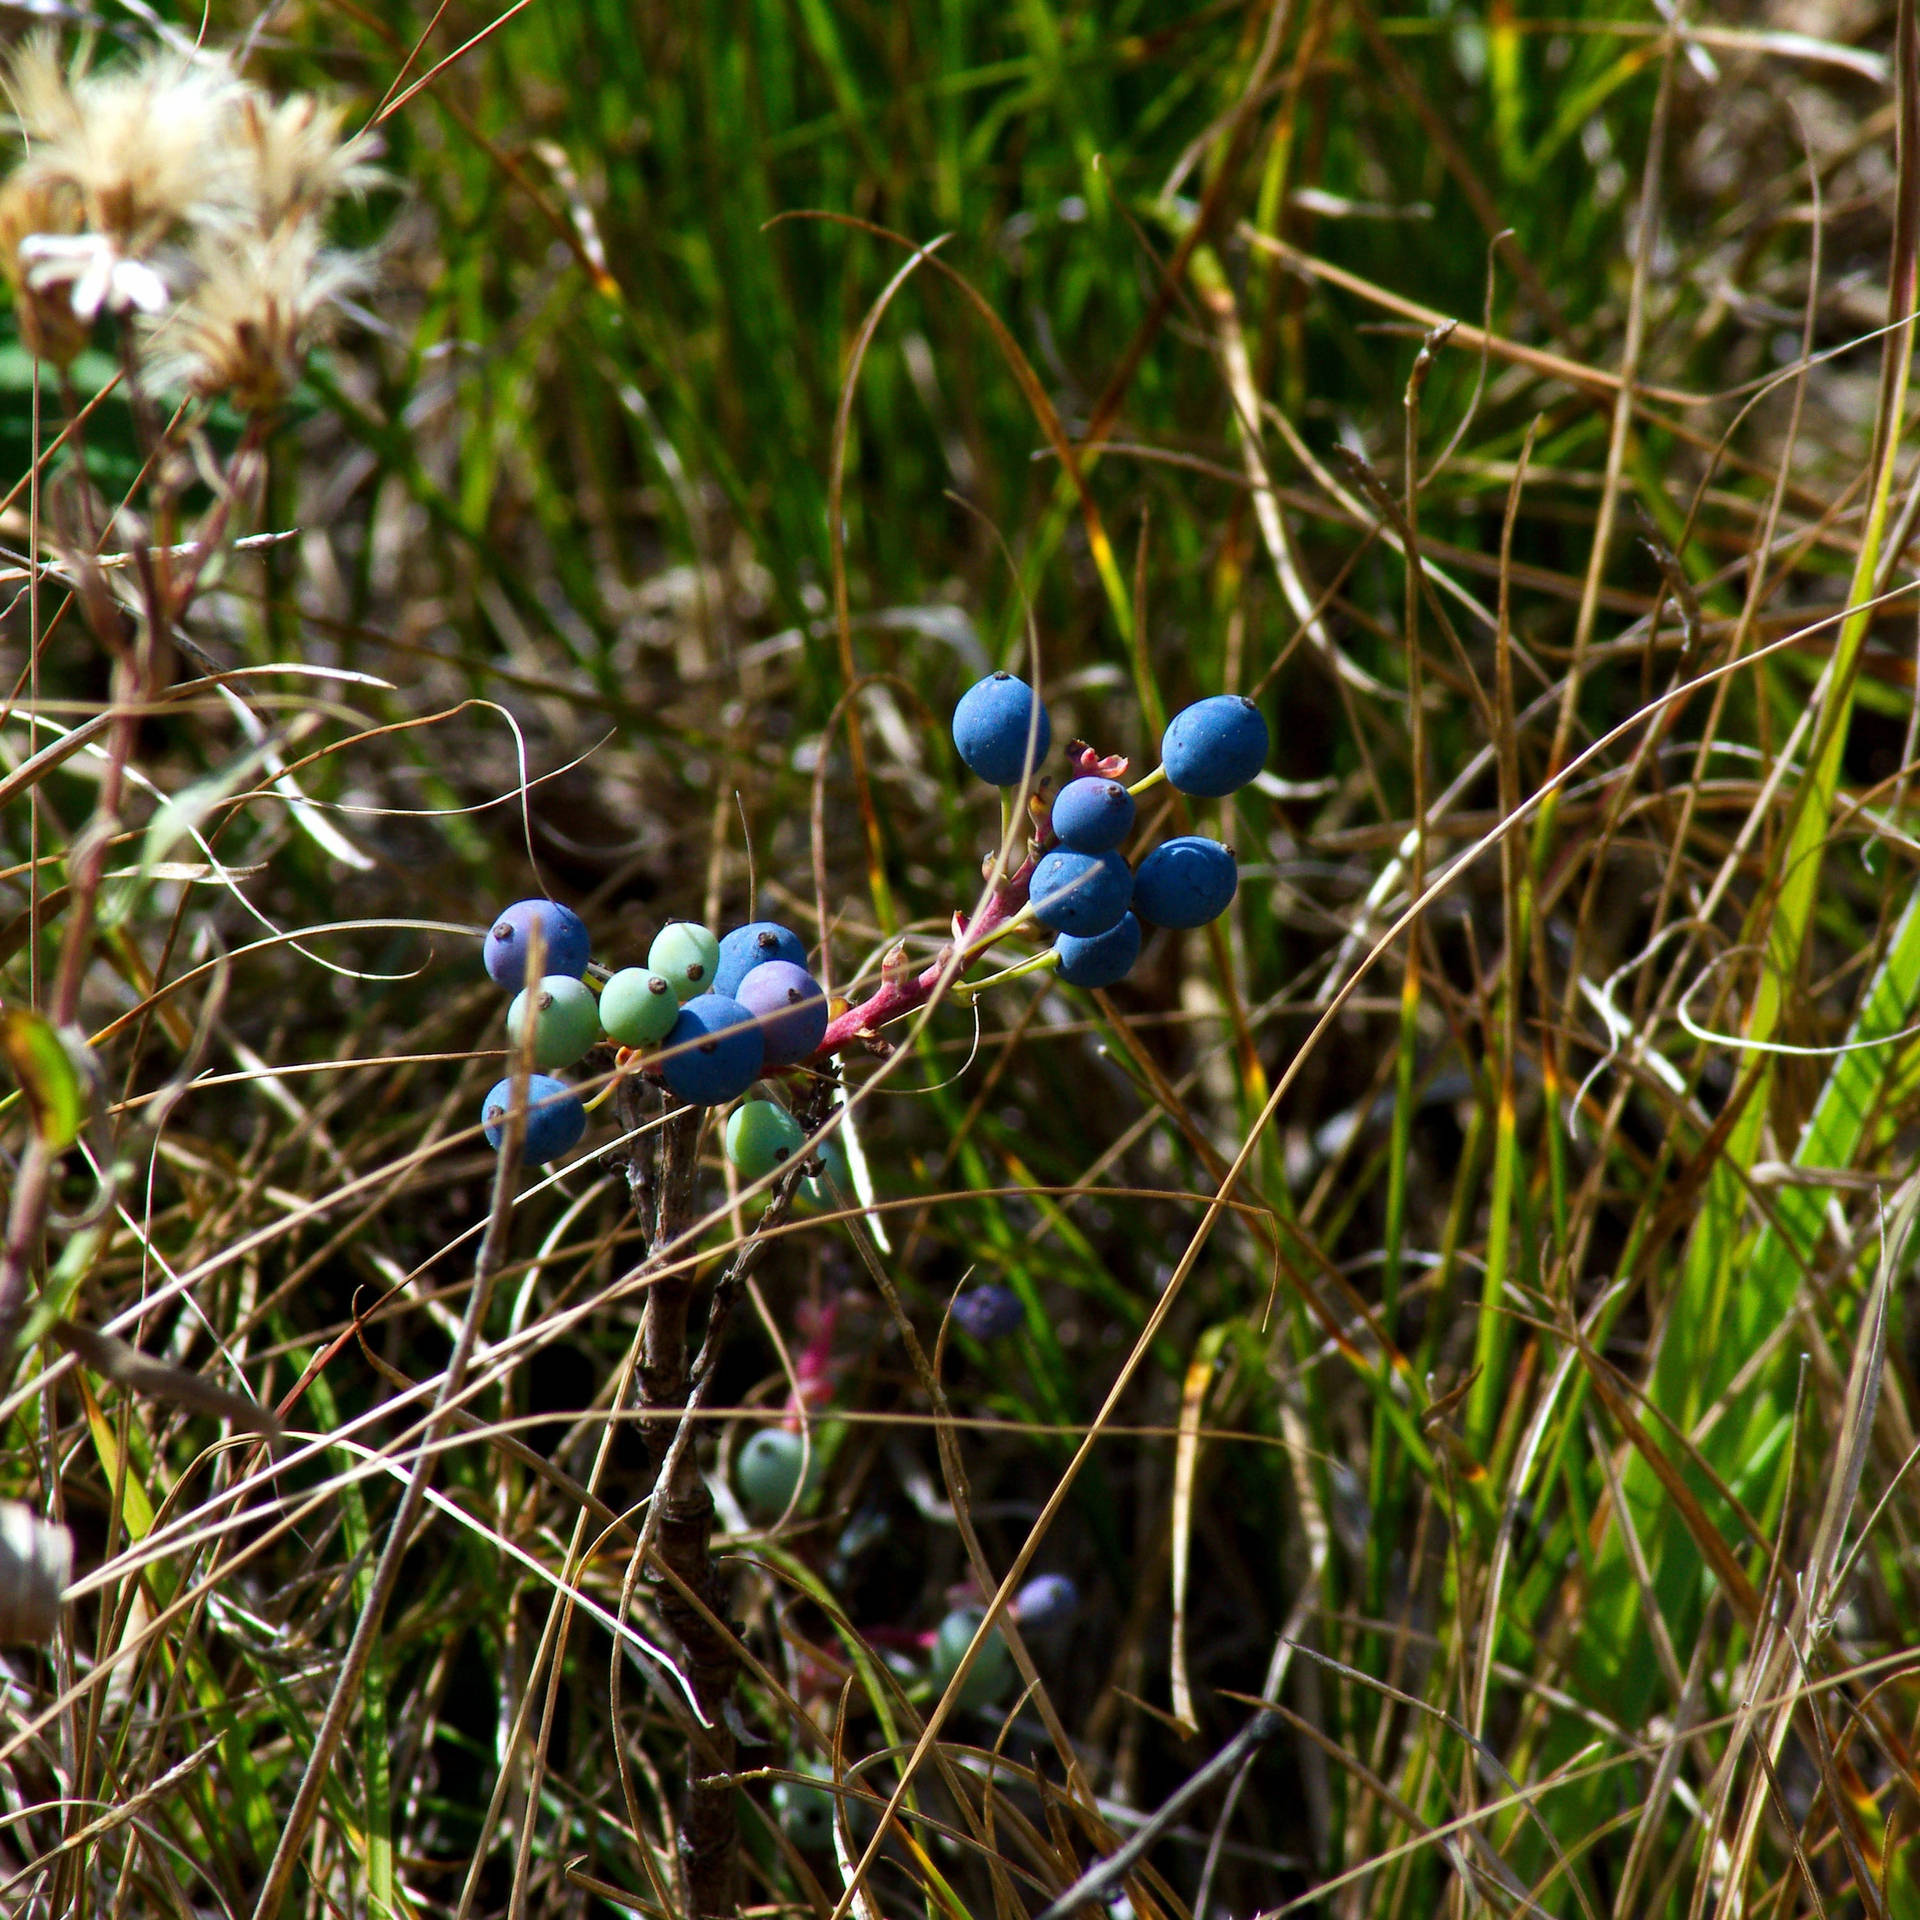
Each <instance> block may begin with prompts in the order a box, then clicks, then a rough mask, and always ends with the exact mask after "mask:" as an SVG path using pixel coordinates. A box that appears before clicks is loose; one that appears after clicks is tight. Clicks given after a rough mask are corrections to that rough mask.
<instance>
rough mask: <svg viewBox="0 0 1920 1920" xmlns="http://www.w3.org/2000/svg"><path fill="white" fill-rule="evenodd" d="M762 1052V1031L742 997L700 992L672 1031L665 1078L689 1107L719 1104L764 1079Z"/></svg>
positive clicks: (664, 1059)
mask: <svg viewBox="0 0 1920 1920" xmlns="http://www.w3.org/2000/svg"><path fill="white" fill-rule="evenodd" d="M763 1052H764V1049H763V1048H762V1046H761V1042H760V1029H759V1028H758V1027H756V1026H755V1025H754V1024H753V1016H752V1015H751V1014H749V1013H748V1012H747V1010H746V1008H745V1007H743V1006H742V1005H741V1004H740V1002H739V1001H738V1000H733V999H730V998H728V996H727V995H725V994H723V993H701V994H696V995H695V996H694V997H693V998H692V999H691V1000H689V1001H688V1002H687V1004H686V1005H685V1006H684V1007H682V1008H681V1009H680V1017H679V1018H678V1019H677V1020H676V1021H674V1023H673V1026H672V1028H671V1029H670V1030H669V1032H668V1034H667V1040H666V1045H665V1047H664V1048H662V1050H661V1058H660V1078H661V1079H662V1080H664V1081H665V1082H666V1083H667V1087H668V1090H669V1091H670V1092H672V1093H674V1094H676V1095H677V1096H678V1097H679V1098H680V1099H682V1100H684V1101H686V1102H687V1104H688V1105H689V1106H695V1107H718V1106H721V1105H724V1104H725V1103H726V1102H727V1101H729V1100H733V1099H737V1098H738V1097H739V1096H740V1095H741V1094H743V1093H745V1092H746V1090H747V1089H748V1088H749V1087H750V1086H752V1085H753V1083H754V1082H755V1081H756V1080H757V1079H759V1077H760V1062H761V1057H762V1054H763Z"/></svg>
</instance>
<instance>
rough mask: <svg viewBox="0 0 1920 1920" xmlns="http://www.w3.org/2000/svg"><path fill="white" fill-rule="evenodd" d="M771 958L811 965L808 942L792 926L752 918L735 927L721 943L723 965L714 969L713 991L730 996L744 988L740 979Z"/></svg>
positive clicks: (721, 963) (776, 921) (801, 965)
mask: <svg viewBox="0 0 1920 1920" xmlns="http://www.w3.org/2000/svg"><path fill="white" fill-rule="evenodd" d="M769 960H790V961H792V962H793V964H794V965H795V966H796V967H802V968H804V967H805V966H806V964H807V946H806V942H805V941H804V940H802V939H801V938H800V936H799V935H798V934H797V933H795V932H794V931H793V929H792V928H791V927H783V926H782V925H781V924H780V922H779V921H778V920H750V921H748V923H747V924H746V925H745V926H744V927H735V928H734V930H733V931H732V932H731V933H730V934H728V935H727V937H726V938H725V939H724V940H722V941H721V942H720V964H719V966H718V967H716V968H715V969H714V975H713V991H714V992H715V993H724V994H726V995H727V996H728V998H729V999H731V998H732V997H733V995H735V994H737V993H738V992H739V991H740V982H741V981H742V980H744V979H745V978H746V977H747V975H748V974H749V973H751V972H752V971H753V969H754V968H755V967H762V966H765V965H766V963H767V962H768V961H769Z"/></svg>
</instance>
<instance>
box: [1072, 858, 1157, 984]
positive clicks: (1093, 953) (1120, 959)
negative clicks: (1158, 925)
mask: <svg viewBox="0 0 1920 1920" xmlns="http://www.w3.org/2000/svg"><path fill="white" fill-rule="evenodd" d="M1136 884H1137V883H1136ZM1053 950H1054V952H1055V953H1057V954H1058V955H1059V956H1060V964H1059V965H1058V966H1057V967H1056V968H1055V969H1054V971H1055V972H1056V973H1057V974H1058V975H1059V976H1060V978H1061V979H1062V980H1064V981H1065V982H1066V983H1067V985H1068V986H1070V987H1086V988H1088V989H1089V990H1091V989H1092V988H1095V987H1111V986H1113V985H1115V984H1116V983H1117V982H1118V981H1121V980H1124V979H1125V978H1126V977H1127V975H1128V974H1130V973H1131V972H1132V971H1133V963H1134V962H1135V961H1136V960H1138V959H1139V958H1140V922H1139V920H1138V919H1136V918H1135V917H1134V915H1132V914H1130V913H1123V914H1122V915H1121V916H1120V924H1119V925H1118V926H1117V927H1109V928H1108V929H1107V930H1106V932H1105V933H1096V934H1095V935H1093V937H1092V938H1091V939H1088V940H1079V939H1076V938H1075V937H1074V936H1073V935H1072V934H1070V933H1063V934H1061V935H1060V937H1059V938H1058V939H1057V940H1055V941H1054V943H1053Z"/></svg>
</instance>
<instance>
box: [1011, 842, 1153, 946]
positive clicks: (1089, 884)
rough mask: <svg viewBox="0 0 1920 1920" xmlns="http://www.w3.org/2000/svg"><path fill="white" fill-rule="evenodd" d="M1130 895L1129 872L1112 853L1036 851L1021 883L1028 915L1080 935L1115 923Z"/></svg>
mask: <svg viewBox="0 0 1920 1920" xmlns="http://www.w3.org/2000/svg"><path fill="white" fill-rule="evenodd" d="M1132 897H1133V874H1132V871H1131V870H1130V869H1129V868H1128V866H1127V863H1126V862H1125V861H1124V860H1122V859H1121V858H1120V856H1119V855H1118V854H1117V853H1075V852H1074V850H1073V849H1072V848H1071V847H1055V848H1054V849H1053V851H1052V852H1051V853H1044V854H1042V855H1041V856H1040V859H1039V862H1038V864H1037V865H1036V866H1035V867H1034V869H1033V878H1032V879H1031V880H1030V881H1029V882H1028V883H1027V898H1028V899H1029V900H1031V901H1032V902H1033V916H1034V918H1035V919H1036V920H1038V921H1039V922H1040V924H1041V925H1042V926H1043V927H1051V928H1052V929H1053V930H1054V931H1055V932H1056V933H1071V934H1073V935H1074V936H1075V937H1076V938H1079V939H1083V940H1084V939H1087V938H1088V937H1090V936H1091V935H1093V934H1096V933H1105V932H1106V931H1107V929H1108V928H1109V927H1116V926H1118V925H1119V924H1120V918H1121V916H1122V915H1123V914H1124V913H1125V912H1126V910H1127V902H1128V901H1129V900H1130V899H1132Z"/></svg>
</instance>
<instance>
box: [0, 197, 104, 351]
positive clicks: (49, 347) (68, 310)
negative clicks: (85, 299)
mask: <svg viewBox="0 0 1920 1920" xmlns="http://www.w3.org/2000/svg"><path fill="white" fill-rule="evenodd" d="M81 217H82V216H81V207H80V196H79V193H78V192H77V191H76V190H75V189H74V188H73V187H72V186H71V185H70V184H69V183H68V182H66V181H64V180H49V179H45V178H43V177H41V176H39V175H37V174H31V173H29V172H28V171H27V169H25V168H21V169H20V170H19V171H18V172H16V173H14V174H13V175H11V176H10V177H9V178H8V179H7V180H6V181H5V182H3V183H0V273H4V274H5V275H6V277H7V284H8V285H9V286H11V287H12V289H13V305H14V311H15V313H16V314H17V315H18V316H19V321H20V337H21V339H22V341H23V342H24V343H25V345H26V349H27V351H28V352H29V353H31V354H34V355H36V356H38V357H39V358H40V359H42V360H50V361H52V362H53V364H54V365H55V366H59V367H64V366H67V365H69V364H70V363H71V362H72V360H73V358H74V356H75V355H76V354H77V353H78V352H79V351H80V349H81V348H82V347H84V346H85V345H86V344H87V330H88V323H87V322H86V321H83V320H81V319H79V318H78V317H77V316H76V314H75V313H74V310H73V306H72V303H71V302H70V301H69V300H68V298H67V296H66V293H65V292H64V291H63V290H61V289H58V288H55V289H53V290H51V291H41V290H39V289H37V288H36V287H35V286H34V285H33V284H32V281H33V278H34V276H33V271H32V270H33V266H34V262H33V260H32V259H31V257H30V255H29V253H28V252H27V245H28V242H29V241H33V240H48V239H57V238H64V237H69V236H78V234H79V232H80V223H81Z"/></svg>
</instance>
